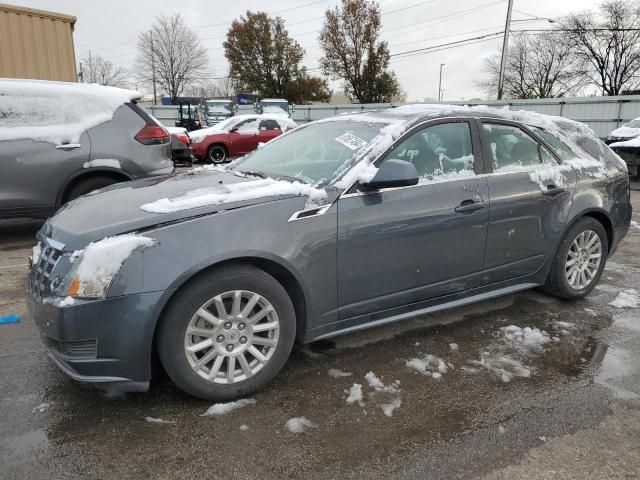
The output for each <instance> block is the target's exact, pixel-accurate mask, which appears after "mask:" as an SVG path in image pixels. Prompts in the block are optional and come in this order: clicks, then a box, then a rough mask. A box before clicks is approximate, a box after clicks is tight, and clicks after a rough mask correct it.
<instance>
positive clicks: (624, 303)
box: [609, 288, 640, 308]
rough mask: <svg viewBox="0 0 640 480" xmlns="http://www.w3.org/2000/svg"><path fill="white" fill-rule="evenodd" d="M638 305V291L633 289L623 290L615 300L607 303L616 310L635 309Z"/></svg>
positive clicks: (639, 301) (639, 302)
mask: <svg viewBox="0 0 640 480" xmlns="http://www.w3.org/2000/svg"><path fill="white" fill-rule="evenodd" d="M639 304H640V297H639V296H638V291H637V290H635V289H633V288H630V289H628V290H623V291H622V292H620V293H619V294H618V296H617V297H616V298H615V300H613V301H611V302H609V305H611V306H612V307H616V308H637V307H638V305H639Z"/></svg>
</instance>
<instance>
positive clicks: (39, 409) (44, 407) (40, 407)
mask: <svg viewBox="0 0 640 480" xmlns="http://www.w3.org/2000/svg"><path fill="white" fill-rule="evenodd" d="M48 409H49V404H48V403H41V404H40V405H38V406H37V407H33V410H31V411H32V412H33V413H42V412H46V411H47V410H48Z"/></svg>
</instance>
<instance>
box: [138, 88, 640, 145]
mask: <svg viewBox="0 0 640 480" xmlns="http://www.w3.org/2000/svg"><path fill="white" fill-rule="evenodd" d="M446 103H449V104H453V105H489V106H491V107H497V108H503V107H507V108H509V109H511V110H529V111H533V112H538V113H543V114H547V115H559V116H563V117H567V118H570V119H572V120H577V121H579V122H583V123H586V124H587V125H589V126H590V127H591V128H592V129H593V130H594V131H595V133H596V134H597V135H598V136H600V137H605V136H606V135H607V134H608V133H609V132H610V131H611V130H613V129H615V128H617V127H619V126H621V125H623V124H624V123H627V122H629V121H631V120H633V119H634V118H637V117H640V95H629V96H618V97H575V98H549V99H540V100H503V101H489V100H487V101H478V102H446ZM399 105H400V104H389V103H375V104H364V105H358V104H341V105H330V104H323V105H298V106H296V109H295V112H293V113H292V114H291V118H292V119H293V120H294V121H295V122H297V123H305V122H312V121H314V120H320V119H321V118H326V117H331V116H334V115H340V114H341V113H350V112H361V111H367V110H368V111H371V110H382V109H385V108H391V107H397V106H399ZM146 108H147V110H148V111H149V112H150V113H151V114H152V115H154V116H155V117H156V118H157V119H158V120H160V121H161V122H162V123H163V124H164V125H167V126H172V125H174V122H175V119H176V118H177V116H178V111H177V107H176V106H171V105H168V106H165V105H157V106H147V107H146ZM238 113H239V114H247V113H253V105H240V106H239V108H238Z"/></svg>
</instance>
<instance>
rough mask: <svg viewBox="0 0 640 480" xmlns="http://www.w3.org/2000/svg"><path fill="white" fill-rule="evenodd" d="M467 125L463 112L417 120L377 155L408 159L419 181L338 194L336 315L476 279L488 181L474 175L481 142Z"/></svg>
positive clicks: (426, 295)
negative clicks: (455, 117)
mask: <svg viewBox="0 0 640 480" xmlns="http://www.w3.org/2000/svg"><path fill="white" fill-rule="evenodd" d="M472 132H475V124H474V123H473V122H467V121H462V120H461V121H450V122H442V121H440V122H437V123H436V122H434V123H431V124H429V125H428V126H426V127H420V128H418V129H416V130H414V131H412V132H410V133H409V134H407V135H405V136H404V137H403V139H401V141H400V142H399V143H398V144H397V146H395V148H393V149H392V150H391V151H390V152H388V153H387V154H386V155H385V156H384V157H383V159H382V161H384V160H385V159H390V158H399V159H403V160H408V161H411V162H412V163H413V164H414V165H415V166H416V169H417V170H418V173H419V174H420V175H421V180H420V183H419V184H418V185H415V186H411V187H403V188H390V189H382V190H379V191H363V190H357V189H356V190H355V191H354V190H353V189H352V190H350V191H349V193H347V194H346V195H343V196H342V198H340V200H339V201H338V259H337V262H338V301H339V317H340V319H347V318H353V317H358V316H361V315H367V314H371V313H375V312H381V311H383V310H386V309H390V308H394V307H399V306H403V305H407V304H411V303H416V302H421V301H425V300H430V299H433V298H436V297H440V296H443V295H447V294H452V293H456V292H461V291H464V290H468V289H471V288H474V287H476V286H478V285H479V284H480V280H481V276H482V268H483V263H484V250H485V242H486V234H487V221H488V214H489V213H488V211H489V209H488V187H487V179H486V177H485V176H477V175H476V172H479V171H481V158H480V146H479V141H478V139H477V135H475V133H474V134H472ZM378 165H379V163H378ZM363 321H366V320H363ZM357 322H358V321H357V320H355V323H357Z"/></svg>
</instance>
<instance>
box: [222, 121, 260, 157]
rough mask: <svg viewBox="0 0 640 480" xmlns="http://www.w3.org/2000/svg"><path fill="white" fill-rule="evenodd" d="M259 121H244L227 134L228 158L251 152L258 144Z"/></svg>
mask: <svg viewBox="0 0 640 480" xmlns="http://www.w3.org/2000/svg"><path fill="white" fill-rule="evenodd" d="M259 123H260V122H259V119H258V118H257V117H256V118H250V119H247V120H244V121H242V122H240V123H238V124H237V125H235V127H234V128H233V129H232V131H231V132H229V145H230V146H231V148H230V151H229V156H231V157H236V156H239V155H245V154H247V153H249V152H253V151H254V150H255V149H256V148H258V143H259V142H260V130H259V128H258V126H259Z"/></svg>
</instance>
